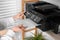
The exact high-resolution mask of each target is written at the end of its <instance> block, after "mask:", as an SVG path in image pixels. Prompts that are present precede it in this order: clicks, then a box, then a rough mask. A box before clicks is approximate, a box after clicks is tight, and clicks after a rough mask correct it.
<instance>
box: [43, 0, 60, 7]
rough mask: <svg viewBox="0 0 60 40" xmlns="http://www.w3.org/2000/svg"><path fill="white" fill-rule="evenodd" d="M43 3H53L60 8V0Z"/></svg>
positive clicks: (49, 0) (48, 0)
mask: <svg viewBox="0 0 60 40" xmlns="http://www.w3.org/2000/svg"><path fill="white" fill-rule="evenodd" d="M43 1H47V2H50V3H53V4H55V5H57V6H59V7H60V0H43Z"/></svg>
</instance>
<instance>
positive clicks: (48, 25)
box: [25, 1, 60, 33]
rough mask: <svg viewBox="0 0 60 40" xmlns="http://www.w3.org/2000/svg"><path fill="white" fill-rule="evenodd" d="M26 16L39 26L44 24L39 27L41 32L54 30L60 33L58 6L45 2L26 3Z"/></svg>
mask: <svg viewBox="0 0 60 40" xmlns="http://www.w3.org/2000/svg"><path fill="white" fill-rule="evenodd" d="M25 16H26V17H27V18H30V19H31V20H33V21H34V22H36V23H37V24H42V25H40V26H37V27H38V28H40V29H41V30H43V31H47V30H53V31H54V32H55V33H58V25H59V24H60V21H59V18H60V9H59V8H58V6H56V5H54V4H51V3H48V2H45V1H39V2H30V3H26V13H25Z"/></svg>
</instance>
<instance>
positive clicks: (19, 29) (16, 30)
mask: <svg viewBox="0 0 60 40" xmlns="http://www.w3.org/2000/svg"><path fill="white" fill-rule="evenodd" d="M22 27H23V25H19V26H15V27H13V28H12V30H13V31H14V32H20V31H21V28H22Z"/></svg>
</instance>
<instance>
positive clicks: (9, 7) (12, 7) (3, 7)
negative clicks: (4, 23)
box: [0, 0, 21, 18]
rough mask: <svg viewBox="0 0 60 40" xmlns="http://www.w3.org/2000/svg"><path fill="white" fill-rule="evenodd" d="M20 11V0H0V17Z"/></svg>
mask: <svg viewBox="0 0 60 40" xmlns="http://www.w3.org/2000/svg"><path fill="white" fill-rule="evenodd" d="M19 12H21V0H0V18H4V17H10V16H14V15H16V14H17V13H19Z"/></svg>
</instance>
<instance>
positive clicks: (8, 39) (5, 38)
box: [1, 30, 15, 40]
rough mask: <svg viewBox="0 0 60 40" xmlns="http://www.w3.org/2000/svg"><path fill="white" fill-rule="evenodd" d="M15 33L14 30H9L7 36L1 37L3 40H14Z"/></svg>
mask: <svg viewBox="0 0 60 40" xmlns="http://www.w3.org/2000/svg"><path fill="white" fill-rule="evenodd" d="M14 35H15V32H14V31H13V30H8V32H7V34H6V35H4V36H2V37H1V40H13V39H12V38H13V36H14Z"/></svg>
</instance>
